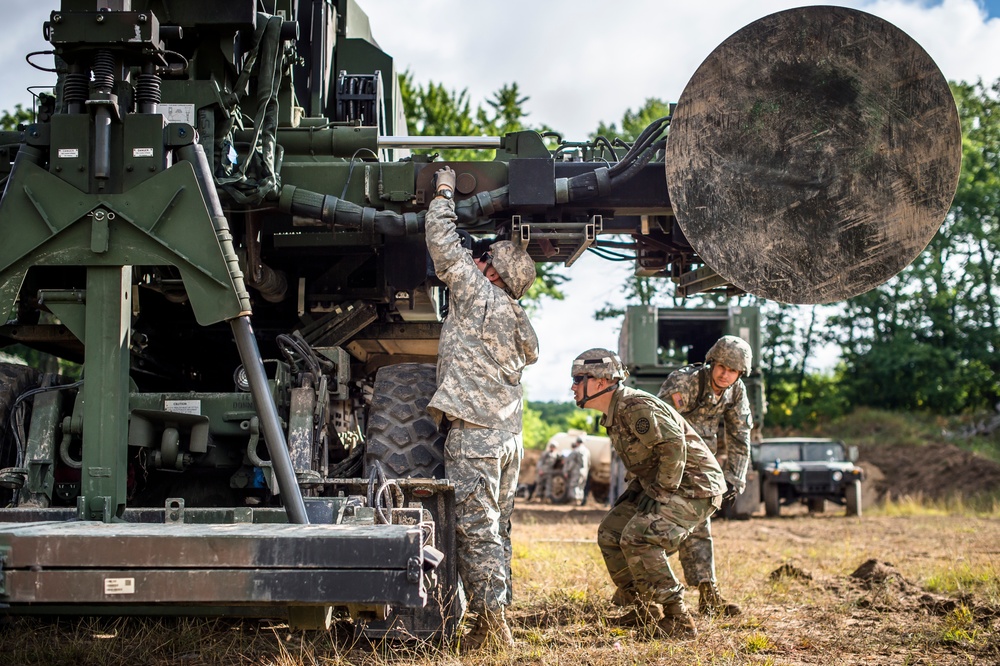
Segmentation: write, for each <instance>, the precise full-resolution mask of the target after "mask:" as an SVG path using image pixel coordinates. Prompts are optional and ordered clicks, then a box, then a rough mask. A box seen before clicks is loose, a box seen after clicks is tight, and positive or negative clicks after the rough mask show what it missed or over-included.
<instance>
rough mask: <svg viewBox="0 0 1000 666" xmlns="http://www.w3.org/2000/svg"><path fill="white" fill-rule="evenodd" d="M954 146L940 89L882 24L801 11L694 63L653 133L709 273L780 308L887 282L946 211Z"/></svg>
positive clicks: (826, 10) (908, 46) (932, 72)
mask: <svg viewBox="0 0 1000 666" xmlns="http://www.w3.org/2000/svg"><path fill="white" fill-rule="evenodd" d="M961 157H962V147H961V130H960V127H959V121H958V112H957V110H956V108H955V101H954V99H953V98H952V95H951V91H950V89H949V88H948V83H947V81H945V79H944V77H943V76H942V75H941V72H940V71H939V70H938V68H937V66H936V65H935V64H934V61H933V60H931V58H930V56H928V55H927V53H926V52H925V51H924V50H923V49H922V48H920V46H919V45H918V44H917V43H916V42H914V41H913V40H912V39H910V38H909V37H908V36H907V35H906V34H905V33H903V32H902V31H901V30H899V29H898V28H896V27H895V26H893V25H892V24H890V23H887V22H886V21H883V20H882V19H880V18H877V17H875V16H872V15H870V14H865V13H863V12H859V11H855V10H851V9H844V8H842V7H803V8H799V9H792V10H788V11H784V12H779V13H777V14H772V15H770V16H767V17H764V18H762V19H760V20H759V21H756V22H754V23H751V24H750V25H748V26H747V27H745V28H743V29H742V30H740V31H739V32H737V33H736V34H734V35H732V36H731V37H729V38H728V39H727V40H726V41H724V42H723V43H722V44H721V45H720V46H719V47H718V48H717V49H715V51H713V52H712V54H711V55H710V56H709V57H708V58H707V59H706V60H705V62H704V63H702V65H701V67H699V68H698V71H697V72H695V74H694V76H693V77H692V78H691V81H690V82H689V83H688V85H687V87H686V88H685V89H684V93H683V94H682V95H681V98H680V100H679V102H678V104H677V109H676V111H675V113H674V116H673V120H672V122H671V125H670V133H669V136H668V139H667V149H666V171H667V189H668V190H669V193H670V200H671V203H672V206H673V209H674V214H675V215H676V216H677V220H678V222H679V223H680V226H681V229H682V230H683V231H684V233H685V235H686V236H687V238H688V241H689V242H690V243H691V245H692V246H693V247H694V249H695V250H696V251H697V253H698V255H699V256H700V257H701V258H702V259H703V260H704V261H705V263H706V264H707V265H708V266H710V267H711V268H713V269H714V270H715V271H716V272H717V273H719V275H721V276H722V277H724V278H726V279H728V280H729V281H730V282H732V283H733V284H735V285H736V286H738V287H740V288H741V289H744V290H746V291H748V292H750V293H753V294H756V295H758V296H762V297H765V298H770V299H774V300H777V301H784V302H787V303H829V302H832V301H838V300H842V299H845V298H850V297H851V296H856V295H857V294H860V293H864V292H865V291H868V290H869V289H872V288H873V287H875V286H877V285H879V284H881V283H882V282H885V281H886V280H888V279H889V278H890V277H892V276H893V275H895V274H896V273H898V272H899V271H900V270H902V269H903V268H904V267H905V266H906V265H907V264H909V263H910V262H911V261H913V259H914V258H916V256H917V255H918V254H919V253H920V252H921V251H922V250H923V249H924V248H925V247H926V246H927V243H928V242H929V241H930V239H931V237H933V236H934V234H935V232H936V231H937V229H938V227H940V225H941V222H942V221H943V220H944V216H945V214H946V213H947V212H948V208H949V206H950V205H951V200H952V197H953V196H954V194H955V188H956V186H957V182H958V173H959V169H960V166H961Z"/></svg>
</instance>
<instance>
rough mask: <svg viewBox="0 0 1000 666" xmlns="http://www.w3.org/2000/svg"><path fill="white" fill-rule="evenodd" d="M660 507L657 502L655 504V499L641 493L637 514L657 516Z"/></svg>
mask: <svg viewBox="0 0 1000 666" xmlns="http://www.w3.org/2000/svg"><path fill="white" fill-rule="evenodd" d="M661 506H662V505H661V504H660V503H659V502H657V501H656V500H655V499H653V498H652V497H650V496H649V495H647V494H646V493H643V494H642V495H640V496H639V504H638V508H639V513H645V514H657V513H659V512H660V507H661Z"/></svg>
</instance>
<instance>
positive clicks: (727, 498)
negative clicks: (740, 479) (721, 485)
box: [722, 484, 739, 502]
mask: <svg viewBox="0 0 1000 666" xmlns="http://www.w3.org/2000/svg"><path fill="white" fill-rule="evenodd" d="M737 495H739V493H738V492H737V491H736V487H735V486H730V485H729V484H726V492H724V493H723V494H722V501H723V502H732V501H733V500H734V499H736V496H737Z"/></svg>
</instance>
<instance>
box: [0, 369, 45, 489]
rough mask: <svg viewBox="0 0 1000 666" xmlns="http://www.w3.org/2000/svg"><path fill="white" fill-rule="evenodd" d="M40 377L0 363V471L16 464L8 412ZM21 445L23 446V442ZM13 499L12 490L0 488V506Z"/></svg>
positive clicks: (29, 413) (14, 441) (15, 445)
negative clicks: (9, 430)
mask: <svg viewBox="0 0 1000 666" xmlns="http://www.w3.org/2000/svg"><path fill="white" fill-rule="evenodd" d="M40 377H41V375H40V374H39V373H38V371H37V370H35V369H34V368H29V367H28V366H26V365H17V364H14V363H0V469H3V468H5V467H11V466H13V465H15V464H16V463H17V448H16V447H17V440H15V439H14V436H13V433H12V432H8V426H9V425H10V424H9V422H8V417H9V416H10V410H11V408H12V407H13V406H14V403H15V402H16V401H17V398H18V397H19V396H20V395H21V394H22V393H24V392H25V391H29V390H31V389H33V388H36V387H37V386H38V382H39V379H40ZM30 409H31V406H30V404H29V405H28V410H29V411H28V414H27V416H28V417H30V415H31V412H30ZM25 428H27V422H25ZM21 444H22V446H23V445H24V442H21ZM13 497H14V491H13V490H11V489H8V488H0V506H7V504H8V503H9V502H10V501H11V499H13Z"/></svg>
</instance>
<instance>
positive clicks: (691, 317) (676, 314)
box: [611, 305, 767, 518]
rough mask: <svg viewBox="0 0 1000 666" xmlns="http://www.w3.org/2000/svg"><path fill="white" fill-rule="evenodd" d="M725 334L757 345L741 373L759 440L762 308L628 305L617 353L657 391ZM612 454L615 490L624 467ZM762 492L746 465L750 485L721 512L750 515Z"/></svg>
mask: <svg viewBox="0 0 1000 666" xmlns="http://www.w3.org/2000/svg"><path fill="white" fill-rule="evenodd" d="M723 335H735V336H737V337H739V338H742V339H743V340H746V341H747V343H748V344H749V345H750V349H751V350H753V358H754V367H753V370H752V371H751V372H750V374H749V375H748V376H746V377H744V378H743V383H744V385H745V386H746V389H747V398H748V399H749V401H750V412H751V413H752V414H753V421H754V427H753V430H752V431H751V433H750V439H751V441H760V438H761V424H762V423H763V421H764V414H765V412H766V409H767V404H766V401H765V398H764V380H763V378H762V376H761V371H760V365H759V363H760V348H761V323H760V308H758V307H756V306H751V307H741V306H735V305H734V306H729V307H715V308H713V307H695V308H658V307H655V306H647V305H630V306H628V308H627V309H626V311H625V319H624V321H623V322H622V329H621V333H620V335H619V338H618V355H619V356H620V357H621V359H622V363H624V364H625V367H626V368H628V371H629V377H628V379H626V380H625V383H626V384H628V385H629V386H633V387H635V388H638V389H641V390H643V391H646V392H648V393H652V394H653V395H656V394H657V393H659V390H660V386H661V385H662V384H663V382H664V380H666V378H667V377H668V376H669V375H670V373H671V372H673V371H674V370H677V369H679V368H682V367H684V366H686V365H689V364H692V363H702V362H704V360H705V354H707V353H708V350H709V349H710V348H711V346H712V345H713V344H715V342H716V341H717V340H718V339H719V338H721V337H722V336H723ZM719 444H720V446H719V451H718V452H717V453H718V454H719V455H720V456H724V455H725V446H726V444H727V442H726V439H725V437H720V438H719ZM615 458H617V456H614V458H613V460H612V482H611V485H612V496H613V497H617V495H616V494H615V492H620V491H621V490H624V476H623V475H624V470H623V469H622V467H621V462H620V461H617V460H616V459H615ZM759 493H760V485H759V473H758V472H757V470H755V469H753V468H751V469H749V470H748V471H747V488H746V490H745V491H744V492H743V493H741V494H740V496H739V497H737V498H736V501H735V502H732V503H727V504H726V505H725V506H724V507H723V510H722V511H721V512H720V515H721V516H723V517H727V518H747V517H749V516H750V514H751V513H753V512H754V510H755V509H756V508H757V506H758V504H759V502H756V501H754V500H753V499H752V498H755V497H757V495H758V494H759ZM744 498H746V499H744Z"/></svg>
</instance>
